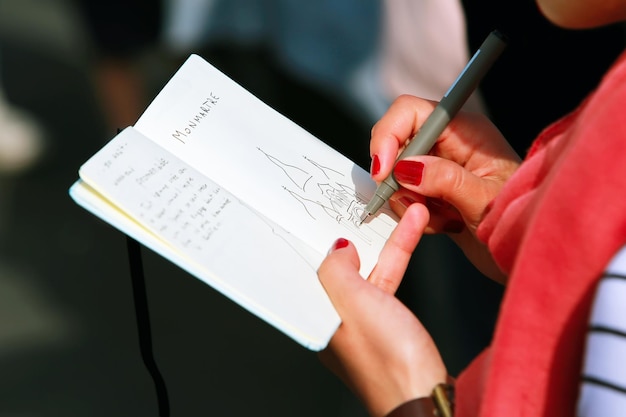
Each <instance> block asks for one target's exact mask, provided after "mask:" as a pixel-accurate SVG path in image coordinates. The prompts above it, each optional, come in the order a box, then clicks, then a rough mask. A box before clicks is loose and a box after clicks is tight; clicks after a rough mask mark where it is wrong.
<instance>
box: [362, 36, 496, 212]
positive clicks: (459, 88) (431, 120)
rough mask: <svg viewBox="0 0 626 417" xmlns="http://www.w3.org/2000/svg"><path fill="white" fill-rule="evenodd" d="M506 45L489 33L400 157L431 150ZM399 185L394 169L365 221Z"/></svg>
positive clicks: (376, 197)
mask: <svg viewBox="0 0 626 417" xmlns="http://www.w3.org/2000/svg"><path fill="white" fill-rule="evenodd" d="M505 46H506V40H505V38H504V36H503V35H502V34H501V33H499V32H497V31H493V32H491V33H490V34H489V36H488V37H487V39H485V41H484V42H483V44H482V45H481V46H480V48H479V49H478V51H476V53H475V54H474V56H473V57H472V58H471V59H470V61H469V62H468V64H467V65H466V66H465V68H464V69H463V71H462V72H461V74H460V75H459V77H458V78H457V79H456V81H455V82H454V83H453V84H452V86H451V87H450V88H449V89H448V91H447V92H446V93H445V94H444V96H443V98H442V99H441V101H440V102H439V104H438V105H437V107H435V109H434V110H433V112H432V113H431V114H430V116H429V117H428V119H427V120H426V121H425V122H424V124H423V125H422V127H421V128H420V130H419V131H418V132H417V134H416V135H415V136H414V137H413V139H411V141H410V142H409V144H408V145H407V147H406V148H405V149H404V151H403V152H402V153H401V154H400V156H399V157H398V159H397V160H398V161H400V160H402V159H404V158H406V157H407V156H413V155H425V154H427V153H428V152H429V151H430V149H431V148H432V147H433V145H434V144H435V142H436V141H437V138H438V137H439V135H441V133H442V132H443V130H444V129H445V128H446V126H447V125H448V123H449V122H450V121H451V120H452V119H453V118H454V116H455V115H456V114H457V113H458V111H459V110H460V109H461V107H462V106H463V104H464V103H465V102H466V101H467V99H468V98H469V96H470V95H471V94H472V92H473V91H474V90H475V89H476V87H477V86H478V84H479V82H480V80H481V79H482V78H483V77H484V75H485V74H486V73H487V71H488V70H489V68H491V66H492V64H493V63H494V62H495V60H496V59H497V58H498V57H499V56H500V54H501V53H502V51H503V50H504V47H505ZM398 188H399V185H398V182H397V181H396V179H395V178H394V175H393V173H391V174H389V176H388V177H387V178H386V179H385V180H384V181H383V182H382V183H381V184H380V185H379V186H378V188H377V189H376V192H375V194H374V196H373V197H372V199H371V200H370V201H369V203H368V204H367V205H366V207H365V211H364V212H363V214H362V215H361V222H363V221H365V219H367V217H368V216H370V215H373V214H376V212H377V211H378V210H379V209H380V208H381V207H382V206H383V205H384V204H385V202H387V201H388V200H389V197H391V195H392V194H393V193H394V192H396V191H398Z"/></svg>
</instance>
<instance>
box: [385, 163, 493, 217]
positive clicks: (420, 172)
mask: <svg viewBox="0 0 626 417" xmlns="http://www.w3.org/2000/svg"><path fill="white" fill-rule="evenodd" d="M394 175H395V178H396V180H397V181H398V182H399V183H400V184H401V185H402V186H403V187H404V188H406V189H408V190H411V191H414V192H416V193H418V194H421V195H423V196H426V197H431V198H436V199H441V200H443V201H445V202H447V203H449V204H451V205H452V206H454V207H455V208H456V209H457V210H458V211H459V212H460V213H461V215H462V216H463V218H464V219H465V220H466V221H467V222H468V223H474V224H475V225H476V224H477V223H478V222H479V221H480V220H481V219H482V216H483V212H484V209H485V207H486V206H487V204H488V203H489V202H490V201H491V200H492V199H493V197H494V196H495V195H496V194H497V192H498V189H499V187H500V185H499V184H497V182H496V181H495V180H489V179H486V178H482V177H479V176H477V175H475V174H473V173H472V172H470V171H469V170H467V169H465V168H464V167H463V166H461V165H459V164H458V163H456V162H453V161H450V160H448V159H444V158H439V157H436V156H431V155H420V156H415V157H409V158H406V159H403V160H401V161H398V163H397V164H396V166H395V168H394Z"/></svg>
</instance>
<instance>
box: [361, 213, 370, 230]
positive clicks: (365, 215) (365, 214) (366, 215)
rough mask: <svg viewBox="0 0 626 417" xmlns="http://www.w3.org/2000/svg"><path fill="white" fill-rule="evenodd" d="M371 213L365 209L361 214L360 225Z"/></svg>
mask: <svg viewBox="0 0 626 417" xmlns="http://www.w3.org/2000/svg"><path fill="white" fill-rule="evenodd" d="M369 215H370V214H369V213H368V212H367V211H364V212H363V214H361V219H360V220H361V221H360V222H359V226H360V225H362V224H363V222H364V221H365V219H367V217H368V216H369Z"/></svg>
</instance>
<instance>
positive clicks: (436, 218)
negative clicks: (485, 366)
mask: <svg viewBox="0 0 626 417" xmlns="http://www.w3.org/2000/svg"><path fill="white" fill-rule="evenodd" d="M436 104H437V103H435V102H432V101H428V100H424V99H420V98H417V97H413V96H401V97H399V98H398V99H397V100H396V101H395V102H394V103H393V104H392V105H391V107H390V108H389V110H388V111H387V112H386V113H385V115H384V116H383V117H382V118H381V119H380V121H379V122H378V123H376V125H375V126H374V128H373V129H372V140H371V143H370V153H371V155H372V169H371V174H372V178H373V179H374V180H375V181H376V182H381V181H383V180H384V179H385V178H386V177H387V176H388V175H389V173H390V172H391V170H392V169H393V168H394V164H395V161H396V158H397V157H398V155H399V153H400V152H401V151H402V150H403V148H404V146H405V144H406V142H407V140H408V139H409V138H412V137H413V135H414V134H415V133H416V132H417V131H418V130H419V128H420V126H421V125H422V124H423V123H424V121H425V120H426V118H427V117H428V115H429V114H430V113H431V112H432V110H433V108H434V107H435V105H436ZM519 164H520V158H519V156H518V155H517V154H516V153H515V151H513V149H512V148H511V147H510V146H509V144H508V143H507V142H506V140H505V139H504V137H503V136H502V134H501V133H500V131H499V130H498V129H497V128H496V127H495V126H494V125H493V124H492V123H491V122H490V121H489V119H487V117H485V116H484V115H481V114H476V113H466V112H460V113H459V114H458V115H457V116H456V117H455V118H454V119H453V120H452V121H451V122H450V124H449V125H448V127H447V128H446V129H445V130H444V132H443V133H442V134H441V136H440V137H439V139H438V140H437V143H436V144H435V146H434V147H433V149H432V150H431V152H430V154H429V155H421V156H414V157H409V158H406V159H405V160H403V161H399V162H398V164H397V165H396V167H395V169H394V174H395V177H396V180H397V181H398V182H399V183H400V185H401V188H400V190H399V191H398V192H397V193H395V194H394V195H393V196H392V197H391V199H390V205H391V207H392V209H393V210H394V211H395V212H396V213H397V214H399V215H400V216H402V215H403V214H404V212H405V210H406V207H407V206H408V205H410V204H411V203H412V202H414V201H422V200H423V198H422V197H418V196H417V195H420V196H424V197H427V202H426V205H427V207H428V208H429V211H430V222H429V224H428V227H427V228H426V233H448V234H449V236H450V237H451V238H452V239H453V240H454V241H455V242H456V243H457V244H458V245H459V246H460V247H461V249H463V251H464V253H465V255H466V256H467V257H468V258H469V259H470V261H472V263H473V264H474V265H475V266H476V267H477V268H478V269H479V270H481V271H482V272H483V273H484V274H486V275H487V276H489V277H491V278H493V279H496V280H498V281H504V279H505V277H504V275H503V274H502V272H501V271H500V269H499V268H498V267H497V266H496V265H495V263H494V262H493V260H492V258H491V255H490V254H489V252H488V250H487V248H486V247H485V245H484V244H483V243H482V242H480V241H478V239H477V238H476V228H477V227H478V224H479V223H480V221H481V220H482V219H483V217H484V216H485V214H486V210H487V207H488V204H489V203H490V202H491V201H492V200H493V198H494V197H495V196H496V195H497V194H498V193H499V192H500V190H501V188H502V186H503V185H504V183H505V182H506V180H507V179H508V178H509V177H510V176H511V175H512V174H513V172H515V170H516V169H517V167H518V166H519ZM416 194H417V195H416Z"/></svg>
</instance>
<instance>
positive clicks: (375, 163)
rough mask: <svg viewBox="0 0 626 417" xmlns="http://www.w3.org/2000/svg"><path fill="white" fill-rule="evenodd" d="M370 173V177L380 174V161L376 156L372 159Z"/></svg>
mask: <svg viewBox="0 0 626 417" xmlns="http://www.w3.org/2000/svg"><path fill="white" fill-rule="evenodd" d="M370 172H371V173H372V175H378V173H379V172H380V159H378V155H374V156H373V157H372V166H371V167H370Z"/></svg>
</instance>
